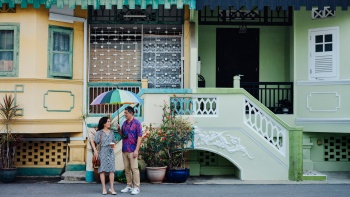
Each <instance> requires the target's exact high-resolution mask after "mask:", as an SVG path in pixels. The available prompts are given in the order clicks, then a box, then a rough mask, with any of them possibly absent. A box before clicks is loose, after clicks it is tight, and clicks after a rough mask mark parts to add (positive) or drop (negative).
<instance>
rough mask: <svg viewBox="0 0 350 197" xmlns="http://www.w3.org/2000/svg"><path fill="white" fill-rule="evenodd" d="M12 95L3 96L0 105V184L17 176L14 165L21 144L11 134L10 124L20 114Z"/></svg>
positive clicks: (16, 136) (15, 134)
mask: <svg viewBox="0 0 350 197" xmlns="http://www.w3.org/2000/svg"><path fill="white" fill-rule="evenodd" d="M18 110H19V108H18V106H17V105H15V98H14V97H13V96H12V95H7V94H6V95H5V96H4V97H3V102H1V103H0V117H1V119H0V121H1V124H2V126H3V129H2V130H1V131H0V182H13V181H15V179H16V176H17V168H16V167H15V165H14V158H15V152H16V147H17V146H18V145H19V144H20V143H21V142H22V136H21V134H18V133H13V132H12V129H11V124H12V122H13V121H15V119H16V118H17V117H19V116H21V114H18Z"/></svg>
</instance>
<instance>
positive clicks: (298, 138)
mask: <svg viewBox="0 0 350 197" xmlns="http://www.w3.org/2000/svg"><path fill="white" fill-rule="evenodd" d="M289 180H292V181H301V180H303V130H302V129H294V130H289Z"/></svg>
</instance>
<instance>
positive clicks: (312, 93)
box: [306, 92, 340, 112]
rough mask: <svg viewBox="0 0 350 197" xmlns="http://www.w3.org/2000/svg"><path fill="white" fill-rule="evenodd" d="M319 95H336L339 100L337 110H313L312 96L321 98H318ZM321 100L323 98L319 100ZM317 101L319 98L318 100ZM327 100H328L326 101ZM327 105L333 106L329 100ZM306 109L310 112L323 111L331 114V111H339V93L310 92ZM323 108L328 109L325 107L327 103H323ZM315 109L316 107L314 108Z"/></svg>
mask: <svg viewBox="0 0 350 197" xmlns="http://www.w3.org/2000/svg"><path fill="white" fill-rule="evenodd" d="M317 94H320V95H325V94H334V95H335V98H338V105H337V106H334V108H335V109H312V106H310V105H312V100H311V97H312V95H315V96H316V97H320V96H317ZM319 99H321V98H319ZM322 99H325V98H324V97H322ZM316 100H317V98H316ZM325 100H326V99H325ZM335 102H336V101H335ZM327 103H328V104H331V101H330V100H329V99H328V100H327ZM306 107H307V108H308V109H309V110H310V111H323V112H330V111H337V110H338V109H339V108H340V95H339V94H338V93H337V92H310V94H309V95H308V96H307V98H306ZM323 107H327V106H325V103H323ZM314 108H315V107H314Z"/></svg>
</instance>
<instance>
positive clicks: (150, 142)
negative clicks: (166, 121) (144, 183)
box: [140, 124, 166, 183]
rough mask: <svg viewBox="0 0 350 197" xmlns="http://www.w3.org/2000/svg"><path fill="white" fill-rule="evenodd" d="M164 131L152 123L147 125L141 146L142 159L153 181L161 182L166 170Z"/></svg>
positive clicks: (148, 175) (150, 179) (149, 177)
mask: <svg viewBox="0 0 350 197" xmlns="http://www.w3.org/2000/svg"><path fill="white" fill-rule="evenodd" d="M162 135H163V132H162V130H161V129H160V128H158V127H153V126H152V124H150V125H149V126H146V129H145V133H144V134H143V136H142V144H141V147H140V156H141V159H142V160H143V161H144V162H145V164H146V172H147V177H148V179H149V181H150V182H151V183H161V182H163V180H164V177H165V172H166V155H165V152H164V149H163V148H164V138H163V137H162Z"/></svg>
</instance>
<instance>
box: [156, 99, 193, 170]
mask: <svg viewBox="0 0 350 197" xmlns="http://www.w3.org/2000/svg"><path fill="white" fill-rule="evenodd" d="M162 118H163V119H162V124H161V127H160V128H161V130H162V133H163V135H162V136H163V137H164V152H165V153H166V158H167V166H168V167H169V169H179V168H184V164H185V161H186V157H185V153H186V152H187V151H188V150H189V149H188V148H189V143H191V142H192V141H193V124H192V123H191V122H190V121H189V120H188V119H185V118H183V117H182V116H179V115H178V114H176V113H175V111H174V106H168V105H166V104H164V107H163V117H162Z"/></svg>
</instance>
